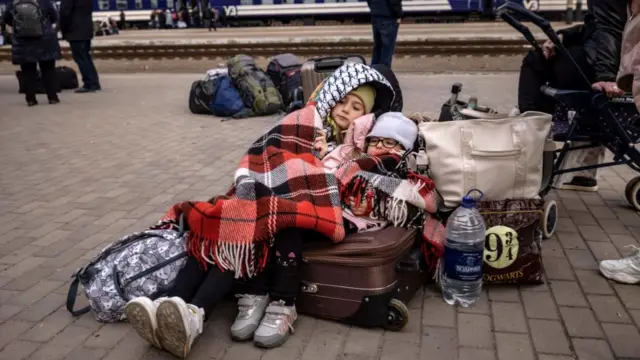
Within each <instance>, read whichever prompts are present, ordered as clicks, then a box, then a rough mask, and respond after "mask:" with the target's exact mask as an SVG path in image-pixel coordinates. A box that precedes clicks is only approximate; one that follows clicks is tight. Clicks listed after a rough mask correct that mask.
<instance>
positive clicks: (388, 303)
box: [296, 227, 428, 330]
mask: <svg viewBox="0 0 640 360" xmlns="http://www.w3.org/2000/svg"><path fill="white" fill-rule="evenodd" d="M417 238H418V232H417V231H416V230H415V229H410V230H408V229H405V228H394V227H388V228H386V229H384V230H380V231H376V232H370V233H361V234H354V235H349V236H347V237H346V238H345V239H344V240H343V241H342V242H340V243H339V244H333V245H331V246H326V244H325V245H322V247H320V248H319V247H318V246H317V245H316V247H315V248H305V251H304V255H303V257H304V260H303V265H302V270H301V271H302V280H303V283H302V291H301V293H300V296H299V298H298V300H297V301H296V307H297V309H298V311H299V312H301V313H305V314H308V315H312V316H317V317H321V318H328V319H335V320H341V321H345V322H348V323H352V324H355V325H360V326H366V327H374V326H382V327H384V328H386V329H388V330H400V329H402V328H403V327H404V326H405V325H406V324H407V321H408V316H409V312H408V310H407V307H406V305H405V303H406V302H408V301H409V300H410V299H411V297H412V296H413V294H414V293H415V292H416V290H418V288H420V287H421V286H422V285H423V284H424V283H425V282H426V280H427V277H428V276H427V275H426V274H427V272H426V271H425V270H424V268H425V267H424V266H423V264H424V256H423V254H422V252H421V251H420V249H419V247H418V246H417Z"/></svg>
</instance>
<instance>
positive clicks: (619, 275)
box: [600, 245, 640, 284]
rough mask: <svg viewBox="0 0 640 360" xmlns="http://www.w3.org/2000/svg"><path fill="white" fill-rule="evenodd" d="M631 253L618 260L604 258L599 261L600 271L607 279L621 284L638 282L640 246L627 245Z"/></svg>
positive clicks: (639, 279)
mask: <svg viewBox="0 0 640 360" xmlns="http://www.w3.org/2000/svg"><path fill="white" fill-rule="evenodd" d="M627 246H628V247H631V248H632V249H633V253H632V254H631V255H629V256H627V257H626V258H622V259H619V260H604V261H601V262H600V272H601V273H602V275H603V276H604V277H606V278H607V279H611V280H614V281H617V282H620V283H623V284H637V283H639V282H640V248H638V247H636V246H633V245H627Z"/></svg>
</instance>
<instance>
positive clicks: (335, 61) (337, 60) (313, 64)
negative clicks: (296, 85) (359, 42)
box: [300, 55, 366, 101]
mask: <svg viewBox="0 0 640 360" xmlns="http://www.w3.org/2000/svg"><path fill="white" fill-rule="evenodd" d="M347 63H362V64H366V60H365V59H364V57H362V56H361V55H345V56H330V57H324V58H315V59H309V60H307V61H306V62H305V63H304V64H302V68H301V70H300V72H301V76H302V95H303V96H304V99H305V101H308V100H309V97H310V96H311V94H312V93H313V90H315V89H316V87H318V85H319V84H320V83H321V82H322V80H324V79H326V78H328V77H329V75H331V74H332V73H333V72H334V71H336V69H338V68H339V67H341V66H342V65H344V64H347Z"/></svg>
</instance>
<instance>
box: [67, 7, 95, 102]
mask: <svg viewBox="0 0 640 360" xmlns="http://www.w3.org/2000/svg"><path fill="white" fill-rule="evenodd" d="M60 31H61V32H62V37H63V38H64V39H65V40H67V41H68V42H69V46H70V47H71V54H72V55H73V61H75V62H76V64H77V65H78V69H79V70H80V73H81V74H82V82H83V86H82V87H81V88H79V89H77V90H76V92H77V93H90V92H96V91H98V90H101V89H102V88H101V86H100V79H99V78H98V70H96V66H95V65H94V64H93V59H92V58H91V39H93V3H92V1H91V0H62V2H61V4H60Z"/></svg>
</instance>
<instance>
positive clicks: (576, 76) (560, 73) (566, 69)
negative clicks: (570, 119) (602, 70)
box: [518, 46, 594, 114]
mask: <svg viewBox="0 0 640 360" xmlns="http://www.w3.org/2000/svg"><path fill="white" fill-rule="evenodd" d="M567 51H568V52H569V54H570V55H571V57H572V58H573V59H574V60H575V61H576V63H577V64H578V66H579V67H580V69H582V71H583V72H584V73H585V75H587V78H589V80H590V81H591V82H593V78H594V76H593V71H592V70H591V67H590V66H589V64H588V62H587V57H586V53H585V51H584V48H583V47H582V46H574V47H569V48H568V49H567ZM547 83H548V84H549V86H551V87H554V88H558V89H565V90H588V89H589V86H587V84H586V83H585V82H584V80H583V79H582V76H581V75H580V73H579V72H578V70H576V67H575V66H574V65H573V64H572V63H571V60H570V59H569V58H567V57H566V56H565V55H563V54H562V53H560V52H559V51H557V50H556V55H555V57H553V58H551V59H550V60H547V59H545V58H544V57H543V56H542V55H541V54H538V53H537V52H535V51H533V50H532V51H530V52H529V53H528V54H527V56H525V58H524V60H523V61H522V66H521V68H520V79H519V82H518V107H519V108H520V112H525V111H542V112H545V113H549V114H553V111H554V101H553V99H551V98H550V97H548V96H546V95H544V94H543V93H542V92H541V91H540V87H542V85H545V84H547Z"/></svg>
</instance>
